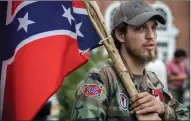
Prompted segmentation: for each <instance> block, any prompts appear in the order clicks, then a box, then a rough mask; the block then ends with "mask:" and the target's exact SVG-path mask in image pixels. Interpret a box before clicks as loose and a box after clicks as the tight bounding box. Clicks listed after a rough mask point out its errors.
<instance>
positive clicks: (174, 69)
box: [166, 49, 187, 103]
mask: <svg viewBox="0 0 191 121" xmlns="http://www.w3.org/2000/svg"><path fill="white" fill-rule="evenodd" d="M185 58H186V52H185V51H184V50H183V49H177V50H176V51H175V53H174V58H173V59H172V60H169V61H167V62H166V67H167V72H168V81H169V82H168V83H169V88H170V90H171V91H172V95H173V96H174V97H175V98H176V99H177V100H178V101H180V102H181V103H183V93H184V89H183V83H184V81H186V80H187V74H186V70H185V65H184V63H183V61H184V59H185Z"/></svg>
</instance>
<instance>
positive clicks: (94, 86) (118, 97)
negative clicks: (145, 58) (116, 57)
mask: <svg viewBox="0 0 191 121" xmlns="http://www.w3.org/2000/svg"><path fill="white" fill-rule="evenodd" d="M134 84H135V86H136V88H137V90H138V91H139V92H144V91H147V92H149V93H151V94H153V95H155V97H157V98H158V99H160V100H161V101H163V102H164V104H165V114H164V117H162V119H163V120H164V121H170V120H172V121H174V120H189V111H188V109H187V108H186V107H185V106H184V105H182V104H180V103H179V102H178V101H176V100H175V99H173V97H172V96H171V94H170V93H169V91H168V90H167V89H164V88H163V84H162V83H161V82H160V81H159V80H158V78H157V77H156V75H155V74H154V73H152V72H149V71H144V75H143V78H142V80H141V83H140V84H137V83H135V81H134ZM129 103H130V99H129V96H128V93H127V92H126V90H125V87H124V85H123V84H122V82H121V80H120V79H119V77H118V76H117V74H116V72H115V70H114V69H113V64H112V62H111V61H110V60H107V61H105V62H102V63H100V64H98V65H97V66H96V68H94V69H92V70H91V71H90V73H89V74H88V76H87V78H85V79H84V80H83V81H81V82H80V83H79V85H78V87H77V92H76V98H75V101H74V105H73V109H72V115H71V120H72V121H135V120H137V119H136V117H135V116H134V115H131V114H130V111H129V107H130V106H129V105H130V104H129Z"/></svg>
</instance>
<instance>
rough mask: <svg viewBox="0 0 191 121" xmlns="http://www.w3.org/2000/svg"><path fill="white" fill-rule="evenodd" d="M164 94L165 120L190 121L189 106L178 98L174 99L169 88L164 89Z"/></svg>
mask: <svg viewBox="0 0 191 121" xmlns="http://www.w3.org/2000/svg"><path fill="white" fill-rule="evenodd" d="M163 94H164V98H165V103H164V105H165V114H164V118H163V119H164V121H189V110H188V108H187V107H186V106H185V105H183V104H181V103H179V102H178V101H177V100H176V99H173V97H172V95H171V94H170V92H169V91H168V90H167V89H165V90H163Z"/></svg>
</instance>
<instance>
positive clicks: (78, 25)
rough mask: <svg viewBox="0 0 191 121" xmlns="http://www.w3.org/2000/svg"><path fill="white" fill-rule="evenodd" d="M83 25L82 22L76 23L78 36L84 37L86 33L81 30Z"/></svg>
mask: <svg viewBox="0 0 191 121" xmlns="http://www.w3.org/2000/svg"><path fill="white" fill-rule="evenodd" d="M81 25H82V22H81V23H78V24H76V34H77V36H80V37H84V35H83V34H82V33H81V32H80V27H81Z"/></svg>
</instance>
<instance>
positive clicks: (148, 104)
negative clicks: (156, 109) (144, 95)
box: [131, 101, 155, 114]
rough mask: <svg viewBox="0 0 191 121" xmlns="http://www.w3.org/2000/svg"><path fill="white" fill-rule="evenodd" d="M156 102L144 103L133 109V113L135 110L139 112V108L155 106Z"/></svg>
mask: <svg viewBox="0 0 191 121" xmlns="http://www.w3.org/2000/svg"><path fill="white" fill-rule="evenodd" d="M154 103H155V102H154V101H150V102H148V103H145V104H142V105H140V106H138V107H136V108H135V109H133V110H132V111H131V114H134V113H135V112H137V111H139V110H143V109H145V108H148V107H152V106H154Z"/></svg>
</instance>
